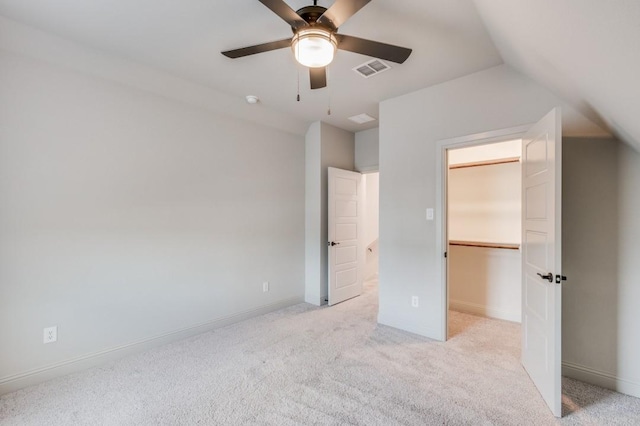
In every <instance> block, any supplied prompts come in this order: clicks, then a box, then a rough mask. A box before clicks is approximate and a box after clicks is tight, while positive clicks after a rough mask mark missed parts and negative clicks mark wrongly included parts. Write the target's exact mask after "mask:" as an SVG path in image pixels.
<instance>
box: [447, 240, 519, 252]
mask: <svg viewBox="0 0 640 426" xmlns="http://www.w3.org/2000/svg"><path fill="white" fill-rule="evenodd" d="M449 245H450V246H464V247H484V248H497V249H507V250H520V244H509V243H485V242H479V241H458V240H450V241H449Z"/></svg>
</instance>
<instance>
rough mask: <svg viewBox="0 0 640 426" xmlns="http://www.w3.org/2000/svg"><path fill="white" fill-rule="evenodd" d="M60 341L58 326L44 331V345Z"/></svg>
mask: <svg viewBox="0 0 640 426" xmlns="http://www.w3.org/2000/svg"><path fill="white" fill-rule="evenodd" d="M57 340H58V326H56V325H54V326H53V327H47V328H45V329H44V335H43V343H53V342H55V341H57Z"/></svg>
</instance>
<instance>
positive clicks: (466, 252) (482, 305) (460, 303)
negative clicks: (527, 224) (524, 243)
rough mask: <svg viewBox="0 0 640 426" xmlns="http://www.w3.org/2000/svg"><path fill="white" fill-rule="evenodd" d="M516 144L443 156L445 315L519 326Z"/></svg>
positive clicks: (518, 167) (518, 143) (518, 166)
mask: <svg viewBox="0 0 640 426" xmlns="http://www.w3.org/2000/svg"><path fill="white" fill-rule="evenodd" d="M520 154H521V141H520V140H515V141H507V142H500V143H495V144H490V145H480V146H473V147H467V148H460V149H455V150H453V149H452V150H449V151H448V168H449V170H448V178H447V215H448V217H447V225H448V229H447V235H448V245H449V247H448V250H447V253H448V268H449V273H448V281H449V282H448V291H449V309H451V310H455V311H460V312H468V313H473V314H477V315H483V316H487V317H492V318H498V319H503V320H509V321H516V322H520V319H521V279H522V278H521V254H520V253H521V252H520V242H521V210H522V209H521V204H522V201H521V163H520Z"/></svg>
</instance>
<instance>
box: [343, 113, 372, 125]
mask: <svg viewBox="0 0 640 426" xmlns="http://www.w3.org/2000/svg"><path fill="white" fill-rule="evenodd" d="M349 120H351V121H353V122H354V123H358V124H364V123H368V122H370V121H375V120H376V119H375V118H373V117H372V116H370V115H369V114H365V113H362V114H358V115H354V116H353V117H349Z"/></svg>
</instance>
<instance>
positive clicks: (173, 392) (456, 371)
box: [0, 282, 640, 426]
mask: <svg viewBox="0 0 640 426" xmlns="http://www.w3.org/2000/svg"><path fill="white" fill-rule="evenodd" d="M375 286H376V283H375V282H370V283H368V284H367V286H366V291H365V294H364V295H363V296H360V297H357V298H355V299H352V300H350V301H347V302H345V303H342V304H340V305H336V306H334V307H331V308H329V307H322V308H316V307H312V306H310V305H307V304H300V305H296V306H293V307H290V308H287V309H283V310H280V311H277V312H274V313H271V314H268V315H264V316H261V317H258V318H254V319H251V320H248V321H244V322H242V323H238V324H235V325H232V326H229V327H225V328H221V329H218V330H215V331H212V332H209V333H205V334H202V335H199V336H196V337H193V338H190V339H187V340H184V341H181V342H176V343H173V344H170V345H166V346H163V347H159V348H156V349H154V350H151V351H148V352H145V353H143V354H139V355H135V356H131V357H128V358H125V359H122V360H120V361H117V362H114V363H110V364H108V365H105V366H103V367H100V368H93V369H91V370H87V371H84V372H81V373H77V374H73V375H70V376H66V377H62V378H59V379H55V380H52V381H49V382H47V383H43V384H41V385H38V386H34V387H31V388H27V389H24V390H21V391H18V392H15V393H12V394H9V395H5V396H3V397H2V398H0V424H2V425H76V424H80V425H196V424H221V425H239V424H261V425H279V426H280V425H302V424H304V425H308V424H322V425H343V424H353V425H385V426H386V425H430V424H434V425H443V424H447V425H468V424H474V425H483V424H484V425H489V424H491V425H496V424H497V425H546V424H556V423H560V424H589V425H600V424H607V425H608V424H621V425H622V424H624V425H632V424H636V425H637V424H640V399H636V398H632V397H629V396H625V395H621V394H618V393H615V392H611V391H608V390H605V389H601V388H598V387H595V386H590V385H587V384H584V383H580V382H577V381H575V380H569V379H565V380H564V390H565V393H566V395H565V397H564V398H565V417H564V418H563V419H562V420H560V421H558V420H556V419H555V418H554V417H553V416H552V415H551V414H550V412H549V411H548V409H547V408H546V406H545V405H544V403H543V401H542V399H541V397H540V396H539V395H538V393H537V391H536V390H535V388H534V386H533V385H532V384H531V382H530V381H529V378H528V376H527V374H526V373H525V372H524V370H523V369H522V367H521V366H520V362H519V352H520V349H519V340H520V339H519V326H518V325H517V324H512V323H508V322H504V321H497V320H489V319H486V318H481V317H476V316H472V315H466V314H459V313H452V314H451V315H452V319H451V325H450V326H451V331H452V335H454V337H453V338H452V339H450V340H449V341H448V342H447V343H440V342H434V341H431V340H428V339H425V338H421V337H418V336H415V335H412V334H409V333H405V332H402V331H399V330H396V329H393V328H389V327H384V326H380V325H377V324H376V312H377V294H376V288H375Z"/></svg>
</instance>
